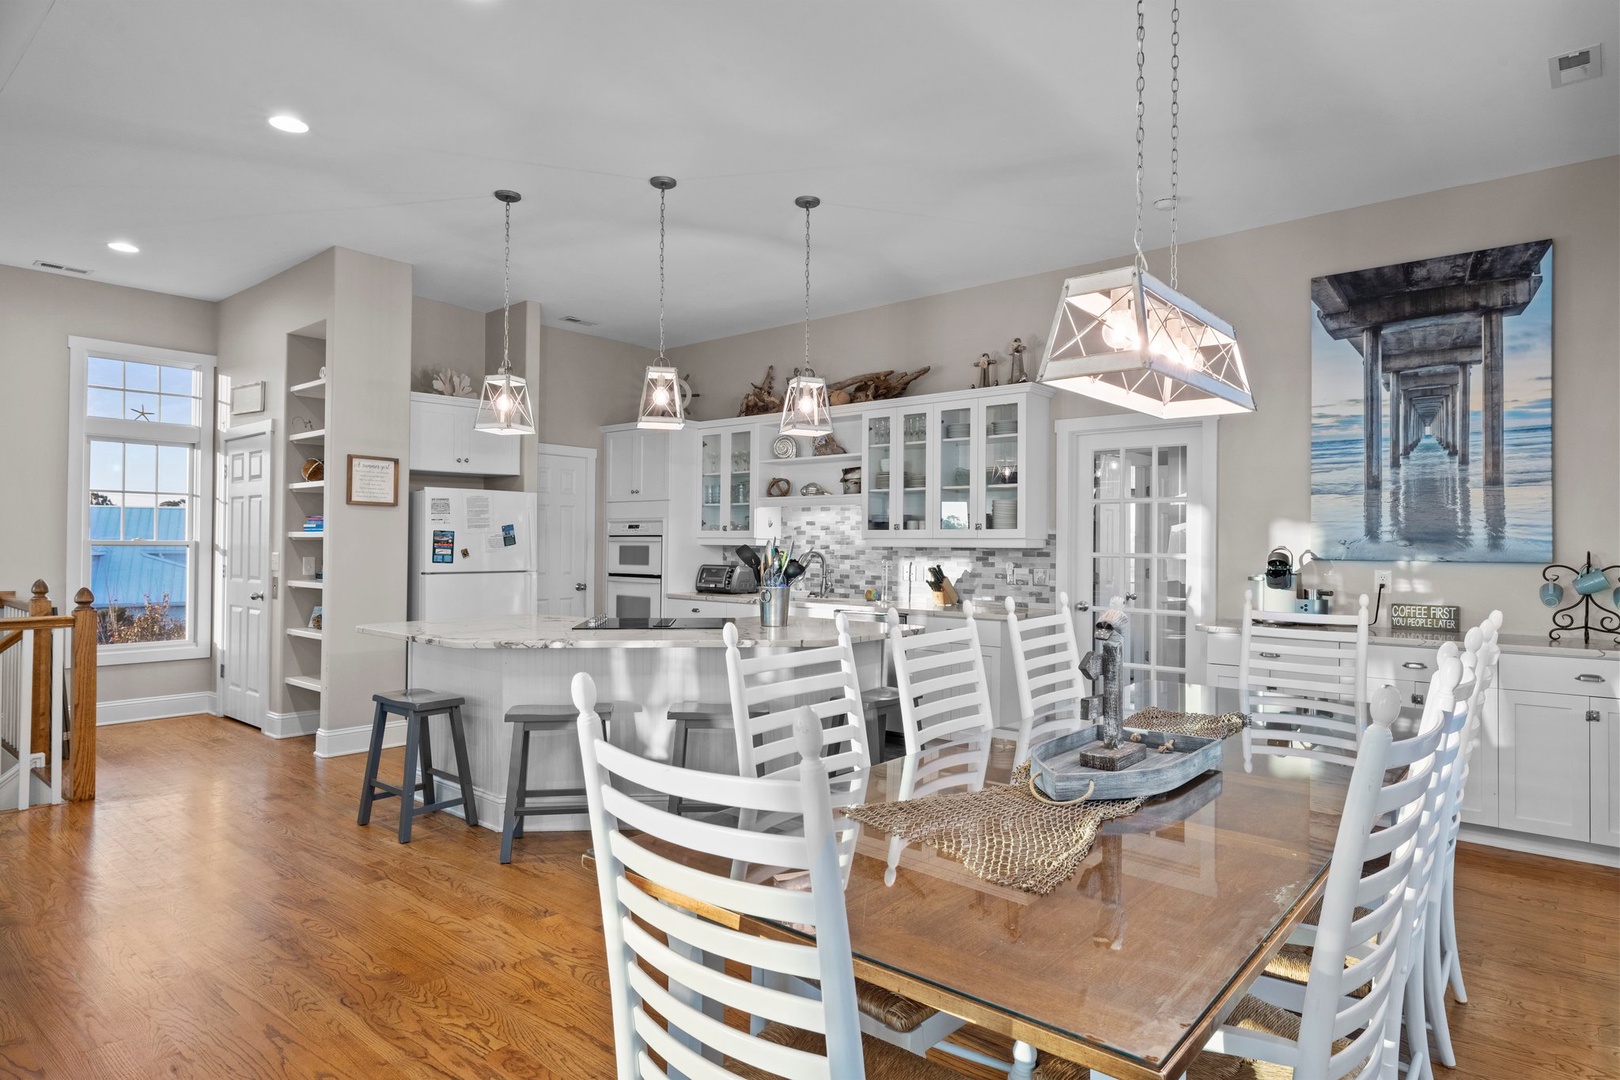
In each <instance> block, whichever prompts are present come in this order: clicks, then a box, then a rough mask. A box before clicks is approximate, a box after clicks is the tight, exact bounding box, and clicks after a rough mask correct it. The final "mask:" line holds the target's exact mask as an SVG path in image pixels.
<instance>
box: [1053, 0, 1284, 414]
mask: <svg viewBox="0 0 1620 1080" xmlns="http://www.w3.org/2000/svg"><path fill="white" fill-rule="evenodd" d="M1180 19H1181V9H1180V5H1179V4H1175V5H1173V6H1172V7H1171V11H1170V20H1171V23H1170V284H1168V285H1166V284H1165V283H1164V282H1162V281H1160V280H1159V279H1158V278H1156V277H1154V276H1153V275H1151V274H1149V273H1148V271H1147V257H1146V256H1145V255H1143V253H1142V118H1143V112H1144V109H1143V101H1142V91H1143V88H1144V86H1145V85H1146V80H1145V77H1144V75H1143V66H1144V57H1143V52H1142V43H1143V41H1144V40H1145V37H1146V31H1145V24H1144V20H1143V12H1142V0H1137V4H1136V260H1135V262H1134V263H1133V264H1132V265H1130V266H1124V267H1120V268H1119V269H1117V270H1104V271H1102V272H1100V273H1096V274H1085V275H1082V276H1080V277H1072V278H1070V279H1069V280H1068V281H1066V282H1064V283H1063V294H1062V296H1061V297H1060V298H1059V300H1058V309H1057V314H1056V315H1055V316H1054V317H1053V319H1052V333H1051V334H1050V335H1049V336H1048V337H1047V339H1046V353H1045V355H1044V356H1043V357H1042V359H1041V368H1040V374H1039V375H1038V376H1037V379H1038V381H1040V382H1043V383H1048V384H1050V385H1052V386H1057V387H1061V388H1062V389H1064V390H1069V391H1072V392H1073V393H1076V394H1084V395H1086V396H1087V397H1093V398H1098V399H1099V400H1102V401H1107V402H1111V403H1113V404H1115V405H1122V406H1124V407H1126V408H1128V409H1135V410H1136V411H1138V412H1142V413H1147V414H1148V415H1150V416H1158V417H1164V418H1179V417H1187V416H1215V415H1219V414H1222V413H1236V412H1253V411H1254V397H1253V395H1252V394H1250V392H1249V378H1248V375H1247V374H1246V373H1245V372H1244V370H1243V357H1242V355H1241V354H1240V353H1239V352H1238V344H1237V337H1236V335H1235V334H1234V333H1233V331H1232V327H1231V325H1230V324H1229V323H1227V322H1226V321H1225V320H1223V319H1221V318H1220V317H1219V316H1217V315H1213V314H1211V313H1210V312H1209V311H1206V310H1205V309H1204V308H1203V307H1201V306H1199V305H1198V304H1197V303H1196V302H1194V301H1193V300H1190V299H1188V298H1187V297H1186V296H1184V295H1182V294H1181V293H1180V292H1178V291H1176V276H1177V265H1176V257H1177V237H1176V228H1177V216H1178V209H1179V204H1178V200H1177V192H1176V188H1177V184H1178V181H1179V171H1180V150H1179V148H1178V146H1177V142H1178V139H1179V136H1180V133H1181V129H1180V123H1179V119H1178V118H1179V113H1180V102H1179V100H1178V98H1179V93H1180V89H1181V78H1180V73H1179V72H1180V67H1181V57H1180V49H1179V46H1180V43H1181V31H1180V25H1179V24H1180Z"/></svg>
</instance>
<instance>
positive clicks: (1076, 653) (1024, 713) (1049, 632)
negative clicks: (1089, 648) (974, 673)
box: [1007, 593, 1086, 764]
mask: <svg viewBox="0 0 1620 1080" xmlns="http://www.w3.org/2000/svg"><path fill="white" fill-rule="evenodd" d="M1007 636H1008V638H1010V639H1011V641H1012V657H1013V674H1014V676H1015V677H1016V679H1017V682H1018V745H1017V748H1016V749H1015V750H1014V752H1013V762H1014V763H1015V764H1022V763H1023V762H1025V761H1027V760H1029V755H1030V753H1031V752H1032V751H1034V749H1035V748H1036V747H1037V746H1040V745H1041V744H1043V743H1046V742H1050V741H1051V740H1052V739H1056V738H1058V737H1059V736H1061V735H1068V734H1070V733H1071V732H1074V731H1077V730H1079V729H1080V728H1082V727H1084V726H1085V721H1084V720H1082V719H1081V718H1080V699H1081V698H1083V697H1085V696H1086V677H1085V675H1084V674H1082V673H1081V671H1080V655H1081V653H1080V643H1079V640H1078V639H1077V638H1076V636H1075V630H1074V612H1073V610H1072V609H1071V608H1070V607H1069V594H1068V593H1058V608H1057V611H1056V612H1055V613H1054V614H1051V615H1043V616H1041V617H1039V618H1027V617H1026V618H1020V617H1019V616H1018V605H1017V603H1016V602H1015V601H1014V600H1013V598H1012V597H1010V596H1009V597H1008V598H1007Z"/></svg>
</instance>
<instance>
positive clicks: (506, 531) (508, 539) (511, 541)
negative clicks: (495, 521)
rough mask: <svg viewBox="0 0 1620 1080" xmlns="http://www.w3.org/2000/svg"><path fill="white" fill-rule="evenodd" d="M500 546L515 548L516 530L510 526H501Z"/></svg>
mask: <svg viewBox="0 0 1620 1080" xmlns="http://www.w3.org/2000/svg"><path fill="white" fill-rule="evenodd" d="M501 545H502V546H503V547H517V530H516V529H514V528H513V527H512V526H510V525H502V526H501Z"/></svg>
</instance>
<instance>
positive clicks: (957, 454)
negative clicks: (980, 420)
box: [936, 409, 984, 532]
mask: <svg viewBox="0 0 1620 1080" xmlns="http://www.w3.org/2000/svg"><path fill="white" fill-rule="evenodd" d="M936 434H937V435H938V437H939V504H940V505H939V528H941V529H946V530H949V531H952V532H960V531H963V530H966V529H972V528H973V526H974V525H975V524H979V525H981V526H982V525H983V524H984V523H983V522H982V521H981V522H977V523H976V522H975V521H974V520H973V513H972V497H973V434H974V432H973V410H972V409H941V410H940V413H939V430H938V432H937V433H936Z"/></svg>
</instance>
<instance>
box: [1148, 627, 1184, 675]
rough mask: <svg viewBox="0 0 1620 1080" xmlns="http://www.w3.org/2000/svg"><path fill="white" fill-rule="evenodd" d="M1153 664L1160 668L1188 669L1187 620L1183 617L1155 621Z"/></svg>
mask: <svg viewBox="0 0 1620 1080" xmlns="http://www.w3.org/2000/svg"><path fill="white" fill-rule="evenodd" d="M1154 624H1155V631H1154V649H1153V663H1154V664H1155V665H1156V666H1158V667H1160V668H1181V669H1183V670H1185V669H1186V667H1187V620H1186V618H1185V617H1184V616H1181V615H1160V616H1159V617H1157V618H1156V619H1154Z"/></svg>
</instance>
